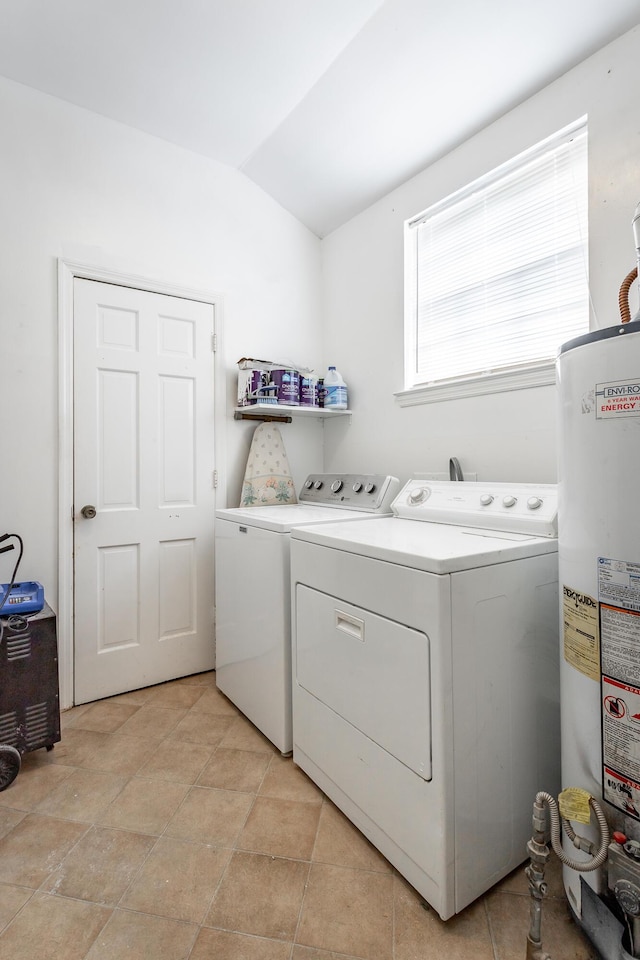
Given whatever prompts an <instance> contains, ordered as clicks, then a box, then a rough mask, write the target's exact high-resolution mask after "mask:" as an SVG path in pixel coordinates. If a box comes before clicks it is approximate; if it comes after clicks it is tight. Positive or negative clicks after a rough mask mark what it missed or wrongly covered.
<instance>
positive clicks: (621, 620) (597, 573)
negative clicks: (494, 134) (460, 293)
mask: <svg viewBox="0 0 640 960" xmlns="http://www.w3.org/2000/svg"><path fill="white" fill-rule="evenodd" d="M639 227H640V205H639V206H638V208H637V210H636V216H635V219H634V232H635V233H636V247H637V248H640V239H639V234H640V229H639ZM629 278H631V280H633V279H634V278H635V271H632V273H631V274H629V276H628V277H627V281H628V280H629ZM625 282H626V281H625ZM630 285H631V284H630V283H628V284H627V287H626V291H625V293H628V290H629V287H630ZM623 286H624V285H623ZM621 309H622V300H621ZM628 317H629V312H628V310H627V315H626V317H625V316H624V314H623V322H621V323H619V324H618V325H617V326H614V327H608V328H606V329H600V330H597V331H594V332H593V333H590V334H587V335H586V336H582V337H579V338H577V339H576V340H572V341H570V342H569V343H566V344H564V346H563V347H562V348H561V352H560V355H559V358H558V365H557V372H558V394H559V402H560V416H559V425H560V428H559V466H558V494H559V504H558V526H559V531H558V558H559V574H560V596H561V603H562V609H561V626H562V651H561V653H562V656H561V704H562V783H563V786H564V787H578V788H582V789H583V790H584V791H587V792H588V793H589V794H591V795H592V796H593V797H594V798H595V799H596V800H598V801H599V802H600V803H601V804H602V809H603V812H604V815H605V817H606V821H607V823H608V825H609V828H610V831H611V842H610V844H609V846H608V854H607V858H606V861H605V863H604V865H603V866H602V867H600V868H599V869H596V870H591V871H590V872H584V873H583V872H578V871H576V870H573V869H571V868H569V867H566V866H565V867H564V883H565V889H566V892H567V897H568V900H569V903H570V906H571V908H572V910H573V912H574V914H575V917H576V919H577V920H578V922H579V923H580V925H581V926H582V928H583V929H584V931H585V932H586V934H587V935H588V936H589V938H590V939H591V940H592V941H593V943H594V945H595V946H596V948H597V949H598V950H599V952H600V953H601V955H602V956H603V957H605V958H607V960H609V958H612V960H613V958H616V960H618V958H620V957H625V956H626V955H631V956H635V957H640V496H639V497H636V484H637V483H638V481H639V480H640V314H639V315H637V316H636V317H635V318H634V319H633V320H630V321H629V322H625V321H627V319H628ZM603 801H604V802H603ZM586 819H588V815H587V818H586ZM581 832H583V833H586V835H587V837H590V838H591V839H592V840H593V842H594V843H595V844H597V842H598V830H597V825H595V824H593V818H592V822H591V824H590V825H589V826H586V827H585V828H584V829H583V830H582V831H581ZM564 844H565V852H566V853H570V855H571V857H572V858H574V860H575V858H576V856H577V857H578V859H580V858H581V857H584V859H585V861H586V860H587V859H588V857H587V856H586V855H584V854H580V853H578V854H577V855H576V851H575V850H574V849H573V848H572V847H571V844H570V843H569V841H568V839H567V838H565V840H564Z"/></svg>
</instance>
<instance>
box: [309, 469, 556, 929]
mask: <svg viewBox="0 0 640 960" xmlns="http://www.w3.org/2000/svg"><path fill="white" fill-rule="evenodd" d="M392 509H393V511H394V514H395V515H394V516H393V517H390V518H387V519H381V520H378V521H377V522H376V523H369V524H352V523H342V524H339V525H338V524H335V525H323V526H321V527H302V528H297V529H295V530H293V531H292V534H291V577H292V630H293V731H294V742H293V759H294V762H295V763H297V764H298V765H299V766H300V767H302V769H303V770H305V771H306V772H307V774H308V775H309V776H310V777H311V778H312V779H313V780H314V781H315V782H316V783H317V784H318V786H320V788H321V789H322V790H324V791H325V793H327V794H328V796H329V797H330V798H331V799H332V800H333V801H334V802H335V803H336V804H337V806H339V807H340V808H341V809H342V810H343V811H344V813H345V814H346V815H347V816H348V817H349V818H350V819H351V820H352V821H353V823H355V824H356V826H357V827H359V828H360V830H361V831H362V832H363V833H364V834H365V835H366V836H367V837H368V838H369V839H370V840H371V841H372V843H373V844H375V846H376V847H378V849H379V850H380V851H381V852H382V853H383V854H384V855H385V856H386V857H387V858H388V859H389V860H390V861H391V862H392V863H393V864H394V866H395V867H396V868H397V869H398V870H399V871H400V873H401V874H403V875H404V876H405V877H406V879H407V880H408V881H409V882H410V883H411V884H412V885H413V886H414V887H415V888H416V889H417V890H418V891H419V892H420V893H421V894H422V896H423V897H424V898H425V899H426V900H427V901H428V902H429V903H430V904H431V905H432V906H433V907H434V908H435V909H436V910H437V911H438V913H439V914H440V916H441V917H442V918H443V919H445V920H446V919H448V918H449V917H451V916H452V915H453V914H454V913H458V912H459V911H460V910H462V909H463V908H464V907H466V906H467V905H468V904H469V903H471V901H473V900H474V899H475V898H476V897H478V896H479V895H480V894H481V893H483V892H484V891H485V890H487V889H488V888H489V887H490V886H492V885H493V884H494V883H496V882H497V881H498V880H500V879H501V878H502V877H503V876H505V875H506V874H507V873H509V872H510V871H511V870H513V869H514V868H515V867H516V866H518V864H520V863H522V862H523V861H524V860H525V859H526V857H527V850H526V843H527V840H528V839H529V837H530V836H531V809H532V804H533V800H534V799H535V795H536V793H537V791H538V790H543V789H544V790H549V792H550V793H553V794H554V795H555V793H556V792H557V788H558V785H559V754H560V745H559V676H558V675H559V666H558V576H557V541H556V539H555V538H556V510H557V495H556V487H555V485H541V484H538V485H532V484H526V485H525V484H498V483H488V484H485V483H467V482H464V483H459V482H458V483H455V482H454V483H449V482H439V483H436V482H434V483H427V482H425V481H421V480H412V481H410V482H409V483H408V484H407V485H406V486H405V487H404V489H403V490H402V491H401V493H400V494H399V495H398V497H397V498H396V500H395V502H394V503H393V505H392ZM419 521H424V522H419Z"/></svg>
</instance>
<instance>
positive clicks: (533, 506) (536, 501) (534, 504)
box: [527, 497, 542, 510]
mask: <svg viewBox="0 0 640 960" xmlns="http://www.w3.org/2000/svg"><path fill="white" fill-rule="evenodd" d="M527 506H528V507H529V510H537V509H538V507H541V506H542V500H541V499H540V497H529V499H528V500H527Z"/></svg>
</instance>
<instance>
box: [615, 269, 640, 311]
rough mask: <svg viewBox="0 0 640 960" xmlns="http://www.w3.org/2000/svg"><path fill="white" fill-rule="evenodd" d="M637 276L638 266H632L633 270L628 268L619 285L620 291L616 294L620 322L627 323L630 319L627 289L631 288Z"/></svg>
mask: <svg viewBox="0 0 640 960" xmlns="http://www.w3.org/2000/svg"><path fill="white" fill-rule="evenodd" d="M637 276H638V268H637V267H634V268H633V270H630V271H629V273H628V274H627V275H626V277H625V278H624V280H623V281H622V285H621V287H620V293H619V294H618V306H619V307H620V319H621V321H622V323H629V321H630V320H631V308H630V306H629V290H630V289H631V284H632V283H633V281H634V280H635V279H636V277H637Z"/></svg>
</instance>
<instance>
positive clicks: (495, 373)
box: [395, 115, 589, 406]
mask: <svg viewBox="0 0 640 960" xmlns="http://www.w3.org/2000/svg"><path fill="white" fill-rule="evenodd" d="M583 133H584V134H585V136H586V137H587V149H588V118H587V116H586V115H585V116H583V117H580V118H579V119H578V120H576V121H574V122H573V123H571V124H569V125H567V126H565V127H563V128H562V129H561V130H558V131H557V132H556V133H554V134H552V135H551V136H549V137H546V138H545V139H544V140H542V141H540V142H539V143H536V144H535V145H534V146H532V147H530V148H529V149H528V150H525V151H522V152H521V153H519V154H517V155H516V156H515V157H513V158H512V159H511V160H508V161H506V162H505V163H503V164H500V165H499V166H498V167H495V168H494V169H492V170H491V171H489V172H488V173H486V174H483V175H482V176H480V177H478V178H477V179H475V180H473V181H472V182H471V183H469V184H467V185H465V186H464V187H462V188H461V189H459V190H456V191H454V192H453V193H451V194H449V195H448V196H447V197H445V198H443V199H442V200H440V201H437V202H436V203H434V204H432V205H430V206H429V207H428V208H427V209H426V210H423V211H422V212H421V213H420V214H417V215H415V216H412V217H410V218H409V219H408V220H405V222H404V383H405V386H404V389H403V390H400V391H398V392H396V394H395V396H396V398H397V400H398V401H399V403H400V406H414V405H417V404H423V403H434V402H439V401H441V400H446V399H451V398H459V397H475V396H482V395H486V394H493V393H501V392H506V391H512V390H518V389H528V388H531V387H539V386H550V385H554V384H555V365H556V359H555V357H553V358H550V359H543V360H538V361H529V362H525V363H514V364H512V365H510V366H509V365H503V366H502V367H500V368H497V369H495V370H490V371H483V372H478V373H471V374H465V375H462V376H453V377H449V378H442V379H439V380H433V381H420V380H418V379H417V377H416V375H414V374H413V373H412V371H413V370H414V369H415V365H416V357H417V350H418V317H417V309H418V307H417V298H416V290H417V243H418V230H417V229H416V228H417V227H418V226H419V225H420V224H421V223H423V222H424V221H425V220H426V219H428V218H430V217H432V216H436V215H440V214H441V213H442V212H443V211H444V210H446V209H447V208H453V207H455V206H456V205H457V204H458V203H459V202H460V201H464V200H465V199H467V198H468V197H469V196H470V195H472V194H474V193H477V192H479V191H484V190H486V189H488V188H490V187H491V186H492V185H494V184H497V183H499V182H500V181H501V180H502V179H503V178H505V177H507V176H509V175H511V174H512V173H513V171H514V170H517V169H518V168H519V167H520V168H522V167H524V166H525V165H526V164H527V163H529V162H531V160H532V159H534V158H536V156H540V155H543V154H544V153H545V152H547V151H548V150H549V148H550V147H552V146H553V145H557V146H559V145H561V144H562V143H566V142H567V141H569V140H571V139H573V138H574V137H575V136H576V134H583ZM587 163H588V158H587ZM587 190H588V171H587ZM586 200H587V205H588V196H587V198H586ZM587 221H588V208H587ZM586 229H587V236H586V237H585V245H584V255H585V264H586V269H587V282H588V268H589V261H588V256H589V251H588V222H587V228H586ZM588 329H589V317H588V315H587V318H586V327H585V330H584V331H583V332H585V333H587V332H588ZM570 337H571V334H570V333H568V334H567V337H566V338H565V339H570Z"/></svg>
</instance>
